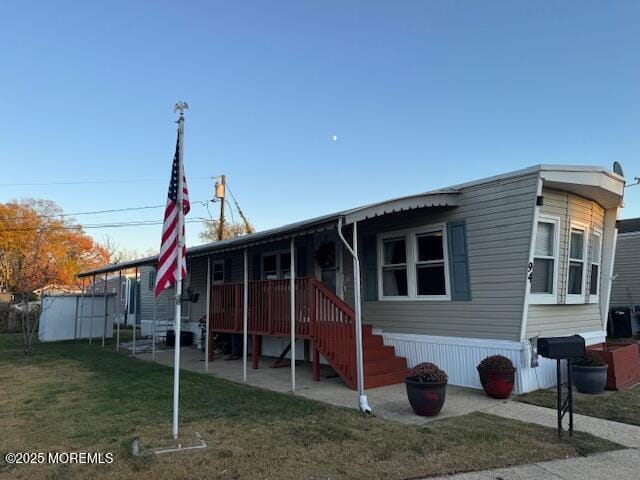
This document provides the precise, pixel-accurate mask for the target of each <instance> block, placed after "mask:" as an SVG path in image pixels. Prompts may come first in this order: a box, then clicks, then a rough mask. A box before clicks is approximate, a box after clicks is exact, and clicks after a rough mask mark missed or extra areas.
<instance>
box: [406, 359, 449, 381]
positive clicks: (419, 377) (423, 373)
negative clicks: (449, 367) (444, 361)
mask: <svg viewBox="0 0 640 480" xmlns="http://www.w3.org/2000/svg"><path fill="white" fill-rule="evenodd" d="M409 377H412V378H413V379H415V380H416V381H418V382H420V383H446V382H447V381H448V380H449V377H447V374H446V373H445V372H444V370H442V369H440V368H439V367H438V366H437V365H436V364H434V363H420V364H418V365H416V366H415V367H413V368H412V369H411V372H410V373H409Z"/></svg>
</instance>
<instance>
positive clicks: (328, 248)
mask: <svg viewBox="0 0 640 480" xmlns="http://www.w3.org/2000/svg"><path fill="white" fill-rule="evenodd" d="M315 259H316V278H317V279H318V280H320V281H321V282H322V283H323V284H324V285H326V286H327V287H328V288H329V289H330V290H331V291H332V292H335V294H336V295H337V296H338V297H340V298H344V289H343V275H342V244H341V243H340V242H339V239H338V238H337V235H336V234H335V233H326V234H322V235H318V236H317V237H316V250H315Z"/></svg>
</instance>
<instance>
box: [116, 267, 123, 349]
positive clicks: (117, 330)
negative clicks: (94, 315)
mask: <svg viewBox="0 0 640 480" xmlns="http://www.w3.org/2000/svg"><path fill="white" fill-rule="evenodd" d="M117 295H118V297H117V300H116V301H117V302H118V316H117V317H116V318H117V321H116V352H117V351H118V350H120V322H121V318H124V315H122V270H118V294H117ZM121 316H122V317H121Z"/></svg>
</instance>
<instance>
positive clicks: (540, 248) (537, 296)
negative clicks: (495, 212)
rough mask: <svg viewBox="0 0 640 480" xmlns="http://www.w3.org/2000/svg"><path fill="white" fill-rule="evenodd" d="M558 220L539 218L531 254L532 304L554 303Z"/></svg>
mask: <svg viewBox="0 0 640 480" xmlns="http://www.w3.org/2000/svg"><path fill="white" fill-rule="evenodd" d="M559 223H560V221H559V219H558V218H553V217H542V216H541V217H540V220H538V226H537V229H536V241H535V246H534V252H533V272H532V275H531V294H532V295H533V297H532V300H533V302H534V303H545V302H548V303H553V302H555V301H556V298H557V297H556V269H557V265H558V241H559V237H558V224H559Z"/></svg>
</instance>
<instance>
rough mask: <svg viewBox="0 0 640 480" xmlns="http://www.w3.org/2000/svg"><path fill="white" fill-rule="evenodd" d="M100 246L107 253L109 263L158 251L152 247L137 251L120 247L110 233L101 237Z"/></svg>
mask: <svg viewBox="0 0 640 480" xmlns="http://www.w3.org/2000/svg"><path fill="white" fill-rule="evenodd" d="M100 246H101V247H102V248H104V249H105V250H106V252H107V253H108V254H109V259H110V260H111V263H122V262H127V261H129V260H136V259H138V258H142V257H151V256H153V255H157V254H158V251H157V250H155V249H153V248H147V249H146V250H145V251H143V252H139V251H138V250H135V249H127V248H120V244H119V243H118V242H117V241H116V240H115V239H114V238H113V237H112V236H111V235H105V236H104V237H102V240H101V241H100Z"/></svg>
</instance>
